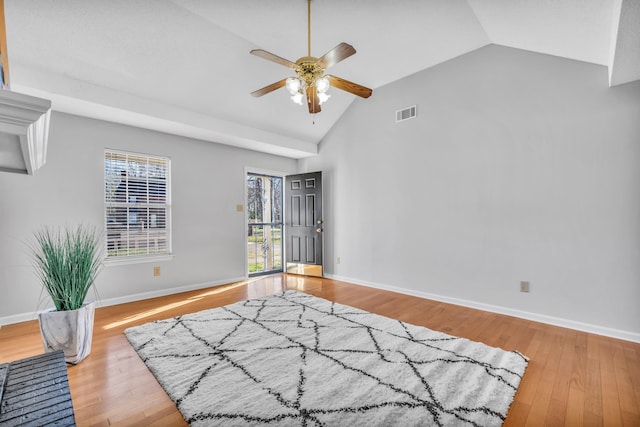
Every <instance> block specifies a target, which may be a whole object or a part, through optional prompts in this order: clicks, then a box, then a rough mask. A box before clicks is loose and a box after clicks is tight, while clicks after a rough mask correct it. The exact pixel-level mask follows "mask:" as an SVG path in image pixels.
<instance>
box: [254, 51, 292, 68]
mask: <svg viewBox="0 0 640 427" xmlns="http://www.w3.org/2000/svg"><path fill="white" fill-rule="evenodd" d="M249 53H250V54H252V55H255V56H259V57H260V58H262V59H266V60H267V61H273V62H275V63H276V64H280V65H284V66H285V67H288V68H291V69H292V70H295V69H296V68H297V67H298V64H296V63H295V62H291V61H289V60H288V59H284V58H282V57H280V56H278V55H274V54H273V53H271V52H267V51H266V50H262V49H253V50H252V51H251V52H249Z"/></svg>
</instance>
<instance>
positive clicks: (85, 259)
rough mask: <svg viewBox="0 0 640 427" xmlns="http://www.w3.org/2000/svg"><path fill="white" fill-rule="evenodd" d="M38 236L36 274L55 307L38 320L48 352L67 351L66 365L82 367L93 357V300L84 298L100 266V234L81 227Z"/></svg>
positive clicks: (34, 256) (101, 250) (36, 237)
mask: <svg viewBox="0 0 640 427" xmlns="http://www.w3.org/2000/svg"><path fill="white" fill-rule="evenodd" d="M34 235H35V243H34V244H33V247H32V252H33V259H34V266H35V270H36V274H37V275H38V277H39V278H40V281H41V282H42V286H43V290H44V291H46V292H47V293H48V294H49V296H50V297H51V300H52V301H53V304H54V306H55V308H52V309H49V310H46V311H44V312H42V313H40V314H39V315H38V318H39V321H40V334H41V336H42V342H43V344H44V349H45V351H46V352H51V351H56V350H63V351H64V354H65V359H66V361H67V363H71V364H76V363H79V362H80V361H81V360H82V359H84V358H85V357H87V356H88V355H89V353H91V342H92V339H93V318H94V313H95V301H94V302H91V303H88V304H85V298H86V296H87V293H88V292H89V289H90V288H91V287H92V285H93V283H94V281H95V278H96V276H97V275H98V273H99V271H100V269H101V267H102V254H103V246H102V243H101V234H100V233H98V232H97V230H96V229H95V228H91V227H87V226H84V225H79V226H77V227H76V228H69V227H66V228H64V229H52V228H48V227H44V228H42V229H41V230H40V231H37V232H36V233H34ZM94 290H95V288H94Z"/></svg>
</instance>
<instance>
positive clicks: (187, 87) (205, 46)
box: [5, 0, 640, 158]
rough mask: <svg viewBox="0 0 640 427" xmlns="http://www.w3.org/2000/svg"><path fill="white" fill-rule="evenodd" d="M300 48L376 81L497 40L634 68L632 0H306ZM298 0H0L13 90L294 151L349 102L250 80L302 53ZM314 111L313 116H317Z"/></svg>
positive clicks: (626, 74)
mask: <svg viewBox="0 0 640 427" xmlns="http://www.w3.org/2000/svg"><path fill="white" fill-rule="evenodd" d="M311 8H312V12H311V20H312V22H311V45H312V47H311V49H312V52H311V53H312V55H313V56H316V57H319V56H321V55H322V54H324V53H325V52H326V51H328V50H330V49H331V48H333V47H334V46H336V45H337V44H338V43H340V42H343V41H344V42H347V43H349V44H351V45H353V46H354V47H355V48H356V50H357V53H356V54H355V55H354V56H352V57H350V58H348V59H346V60H345V61H343V62H341V63H339V64H337V65H336V66H335V67H333V68H332V69H331V70H330V71H331V74H334V75H337V76H339V77H342V78H345V79H347V80H351V81H353V82H356V83H359V84H361V85H364V86H367V87H370V88H372V89H373V90H374V91H373V95H372V96H373V97H375V96H376V91H375V90H376V88H379V87H381V86H383V85H386V84H388V83H391V82H393V81H395V80H398V79H401V78H403V77H405V76H407V75H410V74H413V73H416V72H418V71H420V70H423V69H425V68H428V67H431V66H434V65H436V64H439V63H441V62H443V61H447V60H449V59H451V58H454V57H457V56H459V55H463V54H465V53H468V52H471V51H473V50H476V49H478V48H481V47H483V46H486V45H488V44H492V43H493V44H499V45H504V46H509V47H515V48H519V49H525V50H529V51H533V52H539V53H544V54H549V55H556V56H560V57H565V58H570V59H574V60H579V61H585V62H590V63H595V64H600V65H603V66H606V67H608V70H609V78H610V82H603V84H608V83H609V84H611V85H617V84H623V83H627V82H630V81H634V80H638V79H640V1H638V0H535V1H533V0H396V1H388V0H313V1H312V4H311ZM306 14H307V5H306V1H305V0H215V1H210V0H109V1H105V0H56V1H53V0H5V15H6V26H7V43H8V53H9V69H10V75H11V89H12V90H13V91H16V92H22V93H26V94H29V95H33V96H39V97H42V98H47V99H50V100H52V102H53V109H54V110H57V111H63V112H68V113H73V114H79V115H83V116H87V117H94V118H100V119H104V120H111V121H115V122H119V123H125V124H130V125H135V126H140V127H143V128H149V129H155V130H160V131H163V132H168V133H173V134H178V135H185V136H189V137H194V138H199V139H203V140H210V141H215V142H221V143H225V144H230V145H235V146H240V147H246V148H251V149H256V150H260V151H264V152H268V153H274V154H280V155H285V156H289V157H293V158H302V157H306V156H309V155H313V154H315V153H316V152H317V143H318V142H319V141H320V140H321V139H322V138H323V136H324V135H325V134H326V133H327V132H328V131H329V129H330V128H331V127H332V126H333V124H334V123H335V122H336V121H337V120H338V119H339V117H340V116H341V114H342V113H343V112H344V111H345V110H346V109H347V108H348V107H349V105H350V104H351V102H367V100H361V99H359V98H357V97H355V96H353V95H351V94H349V93H346V92H342V91H340V90H337V89H332V90H331V91H330V92H331V95H332V97H331V99H330V100H329V101H328V102H327V103H326V104H324V105H323V110H322V112H321V113H319V114H317V115H314V116H312V115H310V114H308V112H307V109H306V107H301V106H298V105H295V104H294V103H292V102H291V101H290V100H289V97H288V94H287V92H286V90H284V89H280V90H279V91H276V92H273V93H270V94H268V95H265V96H263V97H261V98H254V97H252V96H250V95H249V94H250V92H252V91H254V90H256V89H259V88H261V87H263V86H266V85H268V84H270V83H273V82H275V81H277V80H280V79H283V78H285V77H288V76H290V75H291V74H292V72H291V70H289V69H287V68H285V67H282V66H280V65H278V64H275V63H272V62H269V61H265V60H264V59H261V58H258V57H255V56H253V55H250V54H249V51H250V50H251V49H255V48H262V49H265V50H267V51H270V52H272V53H274V54H276V55H279V56H281V57H284V58H287V59H289V60H291V61H295V60H297V59H298V58H299V57H301V56H306V54H307V52H306V50H307V28H306V24H307V19H306V18H307V16H306ZM314 122H315V123H314Z"/></svg>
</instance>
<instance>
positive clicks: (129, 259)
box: [103, 254, 173, 267]
mask: <svg viewBox="0 0 640 427" xmlns="http://www.w3.org/2000/svg"><path fill="white" fill-rule="evenodd" d="M172 259H173V254H162V255H143V256H123V257H114V258H106V259H105V260H104V261H103V263H104V265H105V267H111V266H115V265H129V264H144V263H152V262H161V261H171V260H172Z"/></svg>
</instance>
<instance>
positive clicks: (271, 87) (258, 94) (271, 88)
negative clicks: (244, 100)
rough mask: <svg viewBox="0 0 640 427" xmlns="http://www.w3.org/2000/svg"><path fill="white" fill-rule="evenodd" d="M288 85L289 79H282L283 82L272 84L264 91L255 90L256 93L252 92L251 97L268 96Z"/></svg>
mask: <svg viewBox="0 0 640 427" xmlns="http://www.w3.org/2000/svg"><path fill="white" fill-rule="evenodd" d="M286 83H287V79H282V80H280V81H277V82H275V83H271V84H270V85H269V86H265V87H263V88H262V89H258V90H255V91H253V92H251V95H253V96H262V95H266V94H268V93H270V92H273V91H274V90H276V89H280V88H281V87H283V86H284V85H285V84H286Z"/></svg>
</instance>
